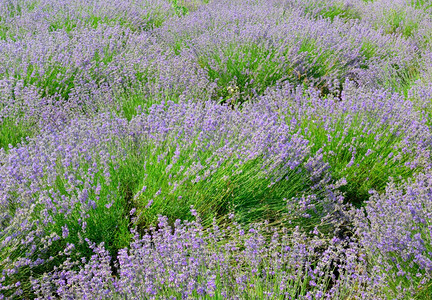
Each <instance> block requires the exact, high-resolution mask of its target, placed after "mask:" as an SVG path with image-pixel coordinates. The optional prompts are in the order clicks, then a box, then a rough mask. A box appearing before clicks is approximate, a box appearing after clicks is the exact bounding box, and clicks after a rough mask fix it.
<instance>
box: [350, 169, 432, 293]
mask: <svg viewBox="0 0 432 300" xmlns="http://www.w3.org/2000/svg"><path fill="white" fill-rule="evenodd" d="M431 196H432V179H431V177H430V175H429V174H422V173H420V174H418V175H416V176H414V178H413V179H412V180H408V181H406V182H404V183H402V184H395V183H394V182H390V183H389V184H388V186H387V188H386V191H385V193H383V194H378V193H376V192H373V193H372V195H371V197H370V199H369V201H367V205H366V207H365V209H364V213H365V215H363V216H362V217H361V218H359V220H358V224H357V228H358V229H357V230H358V232H359V235H360V237H361V242H362V244H363V245H364V247H365V249H366V250H367V251H368V252H369V253H371V257H372V258H373V259H374V260H375V261H376V262H375V263H376V264H377V265H379V266H380V267H381V272H385V273H386V277H387V281H388V282H389V284H390V286H391V287H392V288H393V289H394V291H395V292H396V293H404V294H407V293H414V292H417V291H418V290H419V289H420V290H421V289H422V288H425V286H427V285H428V284H429V283H430V280H431V277H432V231H431V229H432V227H431V220H432V219H431V218H432V210H431ZM405 282H408V284H407V285H406V284H404V283H405Z"/></svg>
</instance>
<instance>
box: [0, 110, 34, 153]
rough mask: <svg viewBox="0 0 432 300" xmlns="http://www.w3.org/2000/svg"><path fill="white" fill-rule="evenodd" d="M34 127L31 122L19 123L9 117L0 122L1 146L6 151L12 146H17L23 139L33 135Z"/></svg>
mask: <svg viewBox="0 0 432 300" xmlns="http://www.w3.org/2000/svg"><path fill="white" fill-rule="evenodd" d="M33 133H34V129H33V127H32V126H31V125H30V124H22V123H20V124H18V123H17V122H16V120H12V119H11V118H7V119H5V120H3V121H2V123H1V124H0V148H4V149H5V150H6V151H7V149H8V148H9V145H11V146H17V145H18V144H19V143H21V141H22V140H23V139H25V138H26V137H28V136H32V135H33Z"/></svg>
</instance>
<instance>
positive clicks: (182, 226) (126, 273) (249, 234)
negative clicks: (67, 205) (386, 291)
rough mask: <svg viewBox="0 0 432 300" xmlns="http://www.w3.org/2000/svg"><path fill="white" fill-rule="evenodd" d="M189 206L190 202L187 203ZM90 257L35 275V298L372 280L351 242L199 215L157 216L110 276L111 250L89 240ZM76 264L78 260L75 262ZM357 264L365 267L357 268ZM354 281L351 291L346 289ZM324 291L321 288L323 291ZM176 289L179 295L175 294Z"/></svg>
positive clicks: (339, 288) (196, 294)
mask: <svg viewBox="0 0 432 300" xmlns="http://www.w3.org/2000/svg"><path fill="white" fill-rule="evenodd" d="M192 212H193V210H192ZM91 248H92V249H93V252H94V254H93V255H92V256H91V258H90V259H89V260H88V261H84V264H82V262H76V261H73V260H72V259H68V260H66V261H65V263H64V264H63V265H62V266H60V267H59V268H58V269H57V270H55V271H54V272H52V273H49V274H45V275H44V277H42V278H41V279H40V280H36V279H35V280H33V281H32V284H33V287H34V289H35V291H36V295H37V296H38V297H40V299H53V298H54V297H60V298H64V299H66V298H87V299H102V298H124V297H126V298H128V299H144V298H146V299H174V298H175V299H202V298H206V297H221V298H222V299H244V298H246V297H252V298H256V299H258V298H259V299H335V297H336V298H339V297H340V298H343V297H346V296H352V297H362V296H363V297H370V298H369V299H376V298H377V296H378V295H374V294H372V292H373V284H371V283H370V282H369V281H368V277H367V276H365V261H364V256H363V254H362V253H361V249H360V248H358V246H357V245H356V244H355V243H352V242H348V241H345V242H343V241H340V240H337V239H333V240H330V241H329V240H326V239H322V238H320V236H319V233H318V232H316V235H314V236H312V237H308V236H307V235H305V234H304V233H302V232H301V231H300V230H299V229H298V228H295V229H294V230H293V231H288V230H286V229H283V230H282V231H280V230H277V229H276V228H270V227H268V226H266V225H265V224H255V225H251V226H250V227H249V228H243V227H242V226H240V225H239V224H238V223H235V222H234V223H233V224H231V225H228V226H227V227H225V228H220V227H219V226H218V225H217V224H216V223H213V226H212V227H211V228H208V229H205V228H204V227H203V226H202V225H201V223H200V222H199V218H198V220H195V221H191V222H187V221H185V222H183V223H182V222H181V221H180V220H177V221H176V222H175V224H174V228H172V227H171V226H170V225H169V224H168V219H167V218H166V217H162V216H160V217H159V220H158V229H156V228H151V229H150V231H148V232H147V233H146V234H144V235H142V236H140V235H138V234H135V236H134V239H133V242H132V243H131V245H130V248H129V249H122V250H120V251H119V254H118V256H117V263H116V266H115V268H116V269H117V275H115V276H112V272H111V266H110V264H109V262H110V259H111V258H110V257H109V253H107V251H106V250H105V249H104V247H103V244H101V245H95V244H92V243H91ZM76 266H79V267H78V268H76ZM362 270H363V271H362ZM353 285H355V286H357V289H356V292H355V293H352V292H351V291H349V290H345V288H346V287H349V286H353ZM324 291H325V292H324ZM177 297H178V298H177Z"/></svg>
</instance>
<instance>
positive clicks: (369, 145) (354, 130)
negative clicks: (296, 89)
mask: <svg viewBox="0 0 432 300" xmlns="http://www.w3.org/2000/svg"><path fill="white" fill-rule="evenodd" d="M333 117H336V120H335V121H333V122H332V124H333V125H330V128H329V127H328V126H329V125H328V124H326V123H325V122H324V121H323V120H322V119H321V118H320V117H314V116H305V118H304V119H303V121H302V125H301V126H302V128H303V132H304V134H305V136H307V137H308V138H309V139H310V141H311V143H312V144H313V147H312V152H313V153H314V152H317V151H321V150H322V151H323V155H324V157H323V159H324V160H325V161H326V162H328V163H329V165H330V169H329V172H330V173H331V176H332V178H333V179H334V180H336V181H337V180H340V179H342V178H345V179H346V181H347V184H346V185H344V186H342V187H340V190H341V191H342V192H344V193H345V198H346V199H347V201H349V202H351V203H352V204H355V205H357V206H361V205H363V203H364V202H365V201H366V200H367V199H368V198H369V191H370V190H377V191H384V189H385V187H386V184H387V182H388V180H389V177H390V176H391V177H393V178H397V179H402V178H404V179H406V178H409V177H410V176H411V175H412V174H413V173H414V172H415V170H413V169H411V168H410V167H408V166H405V162H407V161H410V159H412V157H411V156H410V155H409V154H402V153H401V152H402V150H401V149H400V147H403V146H402V144H401V142H402V141H403V138H404V137H403V136H401V135H399V133H398V132H397V131H396V130H395V129H396V128H392V127H390V126H386V125H384V126H381V127H379V129H378V128H377V129H374V130H373V132H372V133H370V134H367V133H366V132H367V129H366V132H365V130H364V128H367V127H368V126H369V125H371V124H373V123H374V122H376V121H375V120H374V117H373V115H371V116H370V119H369V121H366V120H365V119H364V117H363V116H362V113H361V112H360V113H358V114H357V115H349V114H347V113H345V114H341V115H338V116H333ZM326 128H329V129H326ZM368 150H369V151H368ZM353 153H355V155H353Z"/></svg>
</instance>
